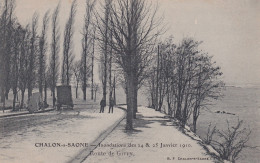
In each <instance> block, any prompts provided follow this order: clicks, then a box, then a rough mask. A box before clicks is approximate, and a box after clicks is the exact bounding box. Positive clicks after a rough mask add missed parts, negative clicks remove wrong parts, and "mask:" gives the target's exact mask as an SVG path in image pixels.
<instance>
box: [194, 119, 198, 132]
mask: <svg viewBox="0 0 260 163" xmlns="http://www.w3.org/2000/svg"><path fill="white" fill-rule="evenodd" d="M193 132H194V133H196V132H197V118H196V117H193Z"/></svg>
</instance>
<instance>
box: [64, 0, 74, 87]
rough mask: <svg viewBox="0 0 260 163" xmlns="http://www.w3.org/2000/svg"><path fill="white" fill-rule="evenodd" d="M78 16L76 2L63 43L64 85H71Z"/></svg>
mask: <svg viewBox="0 0 260 163" xmlns="http://www.w3.org/2000/svg"><path fill="white" fill-rule="evenodd" d="M75 14H76V0H74V1H73V2H72V4H71V8H70V16H69V19H68V21H67V23H66V25H65V30H64V42H63V63H62V79H61V82H62V84H66V85H69V84H70V77H71V72H70V69H71V66H72V62H73V59H74V54H73V52H72V46H73V45H72V39H73V33H74V27H73V24H74V21H75Z"/></svg>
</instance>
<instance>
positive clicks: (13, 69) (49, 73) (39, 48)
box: [0, 0, 95, 109]
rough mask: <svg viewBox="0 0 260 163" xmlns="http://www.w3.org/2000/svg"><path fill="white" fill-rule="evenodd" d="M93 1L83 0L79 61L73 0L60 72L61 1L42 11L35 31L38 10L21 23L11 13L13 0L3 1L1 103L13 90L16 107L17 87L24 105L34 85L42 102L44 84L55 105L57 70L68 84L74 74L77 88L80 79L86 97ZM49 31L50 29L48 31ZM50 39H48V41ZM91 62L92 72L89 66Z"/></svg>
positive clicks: (66, 28)
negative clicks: (27, 22) (82, 25)
mask: <svg viewBox="0 0 260 163" xmlns="http://www.w3.org/2000/svg"><path fill="white" fill-rule="evenodd" d="M94 5H95V1H89V0H87V1H86V13H85V20H84V21H85V24H84V27H83V34H82V48H83V50H82V57H81V59H80V60H79V61H75V60H74V58H75V54H74V53H73V33H74V32H75V29H74V22H75V14H76V0H74V1H73V2H72V4H71V10H70V15H69V18H68V20H67V22H66V25H65V29H64V37H63V39H64V41H63V57H62V65H61V73H60V69H59V67H60V49H61V45H60V43H61V33H60V29H61V27H60V25H59V12H60V4H58V5H57V7H56V8H55V9H54V10H53V11H52V12H51V11H49V10H48V11H47V12H46V13H45V14H44V16H43V17H42V21H41V32H40V33H38V31H39V30H38V26H39V24H40V23H39V16H38V14H37V13H35V14H34V15H33V16H32V20H31V22H30V23H29V24H28V25H26V26H22V25H21V24H20V23H19V22H18V20H17V18H16V16H15V15H14V9H15V1H14V0H11V1H10V0H5V1H4V2H3V4H2V6H1V8H0V14H1V18H0V22H1V23H0V62H1V63H0V74H1V77H0V90H1V91H0V92H1V102H3V105H4V106H3V107H5V100H6V99H8V93H9V91H10V90H12V91H13V96H14V98H13V109H16V108H15V105H16V104H15V103H16V99H17V98H18V97H17V95H18V92H19V91H20V92H21V102H20V107H19V108H23V104H24V94H25V91H26V90H28V99H29V98H30V97H31V96H32V91H33V89H34V88H36V87H38V88H39V92H40V94H41V95H42V97H43V96H44V101H45V103H46V101H47V88H48V87H49V88H50V89H51V92H52V96H53V106H54V105H55V101H56V98H55V88H56V85H57V82H58V79H59V77H60V74H61V83H62V84H66V85H69V84H70V82H71V79H72V77H73V76H74V77H75V78H76V82H77V89H78V84H79V82H80V83H82V84H81V85H82V91H83V94H84V97H83V98H84V100H86V87H87V81H88V79H89V77H90V76H91V75H92V90H94V83H93V75H94V74H93V67H94V66H93V65H94V56H93V55H94V54H93V53H94V41H93V40H94V37H93V34H91V31H93V29H94V26H93V25H92V26H91V20H90V18H91V17H92V13H93V7H94ZM49 24H51V29H49ZM48 31H51V35H48V34H49V32H48ZM48 37H50V39H48ZM49 40H51V42H50V43H49V42H48V41H49ZM91 47H93V48H91ZM92 50H93V51H92ZM48 56H49V58H48ZM89 58H92V62H90V61H89V60H90V59H89ZM91 64H92V73H91V70H90V69H91ZM76 70H78V72H76ZM75 73H76V74H75ZM93 94H94V91H92V99H93Z"/></svg>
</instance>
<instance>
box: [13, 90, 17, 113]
mask: <svg viewBox="0 0 260 163" xmlns="http://www.w3.org/2000/svg"><path fill="white" fill-rule="evenodd" d="M13 95H14V98H13V111H15V110H16V108H15V102H16V95H17V90H13Z"/></svg>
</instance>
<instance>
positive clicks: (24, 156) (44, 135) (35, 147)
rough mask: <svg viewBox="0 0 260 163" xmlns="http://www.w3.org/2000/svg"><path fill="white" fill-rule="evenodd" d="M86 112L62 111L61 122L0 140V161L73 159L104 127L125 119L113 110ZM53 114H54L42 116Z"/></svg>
mask: <svg viewBox="0 0 260 163" xmlns="http://www.w3.org/2000/svg"><path fill="white" fill-rule="evenodd" d="M105 111H106V113H102V114H100V113H98V109H96V112H90V111H79V110H77V109H76V110H73V111H67V112H66V111H65V112H61V113H56V114H65V115H64V116H63V117H66V118H65V119H58V120H54V121H52V122H51V123H44V124H43V125H37V126H33V125H32V126H30V127H28V128H26V129H23V130H18V131H14V132H12V133H9V134H8V135H5V136H2V137H1V138H0V142H1V143H0V150H1V152H0V162H1V163H2V162H3V163H8V162H12V163H14V162H17V163H36V162H46V163H52V162H53V163H58V162H67V161H69V160H71V159H73V158H74V157H75V155H77V154H78V153H79V152H80V151H81V150H83V149H84V148H86V147H85V146H87V145H89V144H90V143H92V142H93V141H94V140H96V139H97V138H98V136H99V135H100V134H101V133H102V132H104V131H105V130H106V129H107V128H109V127H110V126H112V125H113V124H114V123H116V122H117V121H118V120H119V119H122V118H123V117H124V116H125V112H124V111H123V110H121V109H117V108H115V110H114V114H108V113H107V110H105ZM44 114H54V113H44Z"/></svg>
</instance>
